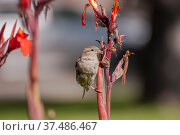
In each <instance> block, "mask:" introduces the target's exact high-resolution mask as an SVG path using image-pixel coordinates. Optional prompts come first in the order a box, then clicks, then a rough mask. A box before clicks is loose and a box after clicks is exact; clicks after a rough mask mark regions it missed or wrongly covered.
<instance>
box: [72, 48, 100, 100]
mask: <svg viewBox="0 0 180 135" xmlns="http://www.w3.org/2000/svg"><path fill="white" fill-rule="evenodd" d="M98 54H102V51H101V50H100V49H99V48H98V47H96V46H88V47H86V48H85V49H84V50H83V52H82V54H81V56H80V57H79V58H78V59H77V61H76V65H75V69H76V81H77V83H79V84H80V85H81V86H82V87H83V90H84V91H83V96H82V99H83V98H84V95H85V92H86V91H88V90H89V88H90V87H91V88H92V89H94V90H96V89H95V88H93V86H92V85H93V83H94V80H95V78H96V75H97V71H98V66H99V60H98V57H97V55H98Z"/></svg>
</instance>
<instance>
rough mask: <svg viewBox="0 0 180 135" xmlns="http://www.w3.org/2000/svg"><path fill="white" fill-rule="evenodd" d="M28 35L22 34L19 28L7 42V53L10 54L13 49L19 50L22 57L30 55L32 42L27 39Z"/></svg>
mask: <svg viewBox="0 0 180 135" xmlns="http://www.w3.org/2000/svg"><path fill="white" fill-rule="evenodd" d="M27 37H28V34H26V33H24V32H23V30H21V28H19V30H18V32H17V34H16V36H15V37H13V38H12V39H11V40H10V42H9V47H8V51H9V52H11V51H13V50H15V49H18V48H21V52H22V54H23V55H24V56H27V55H28V54H29V55H30V56H31V54H32V42H31V40H29V39H27Z"/></svg>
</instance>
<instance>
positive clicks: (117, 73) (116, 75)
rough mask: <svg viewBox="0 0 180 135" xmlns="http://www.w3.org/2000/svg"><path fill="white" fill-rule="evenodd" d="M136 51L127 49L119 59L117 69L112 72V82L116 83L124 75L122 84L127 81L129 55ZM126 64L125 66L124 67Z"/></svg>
mask: <svg viewBox="0 0 180 135" xmlns="http://www.w3.org/2000/svg"><path fill="white" fill-rule="evenodd" d="M132 54H134V53H132V52H130V51H129V50H127V51H126V54H125V55H124V56H123V58H122V59H121V60H120V61H119V63H118V65H117V67H116V69H115V70H114V72H113V74H112V80H111V81H112V83H114V82H115V81H116V80H117V79H119V78H120V77H122V84H125V83H126V73H127V70H128V64H129V58H128V57H129V56H130V55H132ZM123 64H124V67H123V68H122V66H123Z"/></svg>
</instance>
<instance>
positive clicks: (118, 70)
mask: <svg viewBox="0 0 180 135" xmlns="http://www.w3.org/2000/svg"><path fill="white" fill-rule="evenodd" d="M123 63H124V60H123V58H122V59H121V60H120V61H119V63H118V65H117V67H116V69H115V70H114V72H113V74H112V79H111V82H112V83H114V82H115V81H116V80H118V79H119V78H120V77H121V76H122V75H123V73H124V70H123V69H122V65H123Z"/></svg>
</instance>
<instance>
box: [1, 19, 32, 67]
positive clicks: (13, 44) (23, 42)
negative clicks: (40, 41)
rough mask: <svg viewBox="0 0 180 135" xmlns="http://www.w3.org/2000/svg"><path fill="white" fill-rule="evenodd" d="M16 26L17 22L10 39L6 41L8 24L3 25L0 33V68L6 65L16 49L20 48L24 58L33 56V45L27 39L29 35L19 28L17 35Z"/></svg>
mask: <svg viewBox="0 0 180 135" xmlns="http://www.w3.org/2000/svg"><path fill="white" fill-rule="evenodd" d="M16 24H17V21H16V22H15V24H14V26H13V29H12V32H11V35H10V37H9V38H8V39H6V40H5V39H4V37H3V35H4V31H5V28H6V23H5V24H4V25H3V27H2V29H1V31H0V67H2V66H3V65H4V64H5V62H6V59H7V57H8V56H9V54H10V53H11V52H12V51H14V50H16V49H19V48H20V49H21V52H22V54H23V56H27V55H29V56H31V55H32V43H31V40H29V39H28V38H27V37H28V34H26V33H24V32H23V30H22V29H21V28H19V30H18V31H17V33H16V35H15V30H16ZM14 35H15V36H14Z"/></svg>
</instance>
